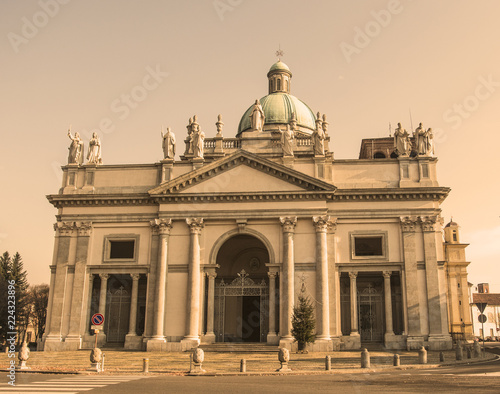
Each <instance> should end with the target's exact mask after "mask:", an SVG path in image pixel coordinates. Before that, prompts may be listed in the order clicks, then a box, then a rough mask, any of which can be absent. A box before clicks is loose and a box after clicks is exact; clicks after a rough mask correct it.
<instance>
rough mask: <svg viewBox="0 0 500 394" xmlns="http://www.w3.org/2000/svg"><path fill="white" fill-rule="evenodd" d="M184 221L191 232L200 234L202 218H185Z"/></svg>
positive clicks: (202, 225)
mask: <svg viewBox="0 0 500 394" xmlns="http://www.w3.org/2000/svg"><path fill="white" fill-rule="evenodd" d="M186 223H187V225H188V227H189V231H190V232H191V234H198V235H199V234H201V229H202V228H203V227H205V224H204V223H203V218H187V219H186Z"/></svg>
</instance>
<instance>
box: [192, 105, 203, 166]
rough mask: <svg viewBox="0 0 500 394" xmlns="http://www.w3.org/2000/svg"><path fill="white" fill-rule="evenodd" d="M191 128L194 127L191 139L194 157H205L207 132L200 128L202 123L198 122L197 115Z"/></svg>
mask: <svg viewBox="0 0 500 394" xmlns="http://www.w3.org/2000/svg"><path fill="white" fill-rule="evenodd" d="M191 129H192V134H191V141H192V143H193V154H194V157H198V158H202V159H203V149H204V141H205V133H204V132H203V131H201V130H200V125H199V124H198V123H197V122H196V115H195V116H194V119H193V123H192V125H191Z"/></svg>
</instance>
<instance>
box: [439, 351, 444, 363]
mask: <svg viewBox="0 0 500 394" xmlns="http://www.w3.org/2000/svg"><path fill="white" fill-rule="evenodd" d="M439 362H440V363H444V353H443V352H439Z"/></svg>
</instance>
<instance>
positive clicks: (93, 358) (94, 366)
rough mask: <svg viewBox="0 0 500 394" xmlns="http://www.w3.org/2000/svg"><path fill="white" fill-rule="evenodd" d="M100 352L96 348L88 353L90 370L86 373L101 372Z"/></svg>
mask: <svg viewBox="0 0 500 394" xmlns="http://www.w3.org/2000/svg"><path fill="white" fill-rule="evenodd" d="M101 360H102V352H101V349H99V348H98V347H96V348H94V349H92V350H91V351H90V363H91V364H90V368H89V369H88V371H92V372H101Z"/></svg>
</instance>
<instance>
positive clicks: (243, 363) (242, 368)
mask: <svg viewBox="0 0 500 394" xmlns="http://www.w3.org/2000/svg"><path fill="white" fill-rule="evenodd" d="M246 371H247V360H245V359H242V360H241V361H240V372H246Z"/></svg>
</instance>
